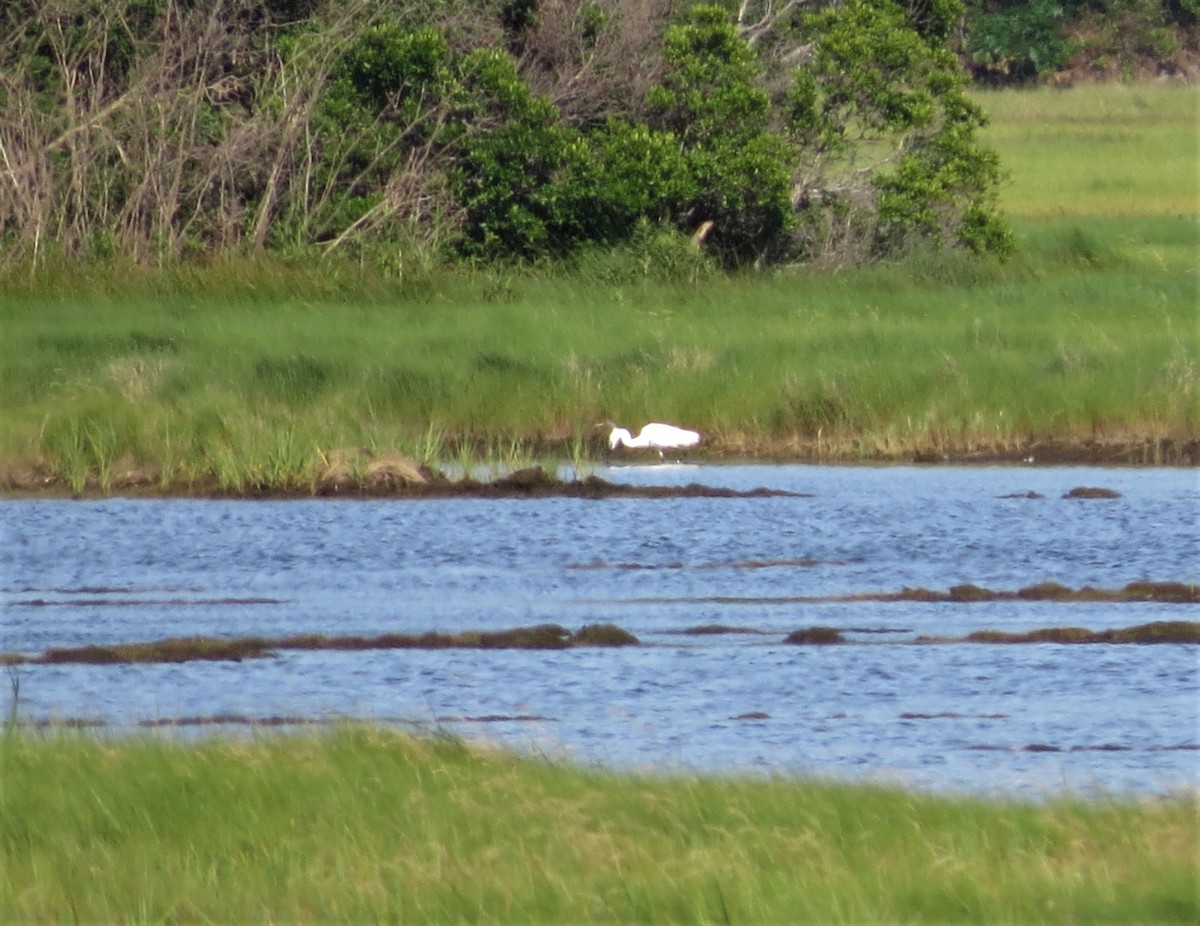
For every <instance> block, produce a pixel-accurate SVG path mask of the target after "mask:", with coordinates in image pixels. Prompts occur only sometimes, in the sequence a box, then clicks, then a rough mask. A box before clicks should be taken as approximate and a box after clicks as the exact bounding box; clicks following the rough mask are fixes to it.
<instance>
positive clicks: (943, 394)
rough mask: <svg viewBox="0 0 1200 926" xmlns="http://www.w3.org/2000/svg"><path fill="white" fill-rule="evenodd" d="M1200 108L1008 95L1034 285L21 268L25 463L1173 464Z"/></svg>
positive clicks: (988, 267) (309, 481) (8, 330)
mask: <svg viewBox="0 0 1200 926" xmlns="http://www.w3.org/2000/svg"><path fill="white" fill-rule="evenodd" d="M1197 94H1198V91H1197V89H1196V88H1190V87H1188V88H1178V87H1175V88H1170V87H1162V88H1150V87H1137V88H1131V87H1103V88H1082V89H1079V90H1070V91H1051V90H1040V91H1036V92H1024V91H1023V92H1004V93H983V94H980V96H979V98H980V99H981V101H982V102H983V105H984V106H985V108H986V109H988V110H989V111H990V112H991V113H992V115H993V119H994V122H993V125H992V126H991V128H990V129H988V138H989V140H990V141H991V142H992V143H993V144H995V145H996V146H997V148H998V149H999V150H1000V152H1001V154H1002V157H1003V159H1004V162H1005V164H1007V165H1008V167H1009V169H1010V170H1011V171H1012V175H1013V182H1012V186H1011V188H1009V189H1008V190H1007V192H1006V194H1005V195H1006V200H1007V204H1008V207H1009V209H1010V210H1011V212H1012V213H1013V215H1014V217H1015V222H1016V227H1017V230H1018V233H1019V236H1020V239H1021V241H1022V245H1023V247H1022V251H1021V252H1020V253H1019V254H1018V255H1017V256H1016V257H1015V258H1014V259H1012V260H1010V261H1008V262H1007V263H1004V264H1001V263H998V262H996V261H993V260H989V259H980V258H972V257H969V256H966V255H962V254H935V253H928V254H917V255H914V256H913V257H912V258H910V259H909V260H907V261H906V262H904V263H902V264H899V265H894V266H882V267H872V268H864V269H858V270H851V271H843V272H838V273H821V272H815V271H798V272H781V273H777V274H773V275H765V276H751V277H719V276H704V275H701V276H700V277H699V278H698V279H697V278H689V279H684V280H681V281H680V282H677V283H668V282H661V281H658V282H656V281H654V280H652V279H646V278H644V277H642V278H639V276H638V274H637V273H636V272H635V271H636V268H634V267H632V265H631V266H626V267H624V271H628V272H621V273H616V272H614V267H615V265H614V261H613V260H611V259H609V260H592V261H590V262H588V263H586V264H584V265H583V266H582V267H581V268H579V269H577V270H576V271H575V272H573V273H570V272H565V271H564V270H562V269H561V268H558V269H549V270H547V269H546V268H540V267H538V268H529V269H524V270H519V269H509V270H492V271H486V272H485V271H471V270H468V269H461V268H460V269H457V270H451V269H438V268H428V269H426V270H425V271H423V272H422V273H421V274H420V275H419V276H417V277H414V278H405V279H389V278H386V277H383V276H379V275H375V274H373V273H372V272H371V271H370V270H369V269H368V270H363V269H362V268H359V267H357V266H354V265H350V264H340V263H336V262H332V263H329V264H325V265H322V266H304V265H294V264H285V263H281V262H278V261H271V260H267V259H263V260H258V261H246V260H238V259H231V260H227V261H219V262H215V263H213V264H210V265H207V266H199V265H196V266H184V267H177V268H173V269H168V270H163V271H154V272H152V271H143V270H137V269H136V268H129V267H105V266H95V267H86V268H84V267H72V266H60V267H55V268H47V269H45V270H44V271H43V272H41V273H40V274H39V275H38V276H37V277H36V278H34V279H32V280H30V279H29V278H28V277H27V276H25V275H22V274H21V273H19V272H16V271H13V272H10V274H9V276H8V277H6V278H4V279H0V328H2V330H3V333H4V338H3V341H2V343H0V404H3V407H4V408H5V415H4V416H3V418H0V466H3V467H4V468H5V469H6V470H7V471H8V472H10V473H11V472H13V471H15V470H19V469H24V470H25V471H27V472H34V473H40V474H45V475H48V476H50V477H52V478H57V479H58V480H59V481H60V484H62V485H66V486H68V487H69V488H71V489H74V490H76V491H81V490H83V489H85V488H87V487H89V486H91V487H95V488H97V489H99V490H101V491H106V490H111V489H112V488H113V487H114V486H116V487H119V486H122V485H127V484H128V483H130V482H131V481H133V482H136V481H139V480H140V481H142V482H147V481H149V482H150V483H152V484H153V485H157V486H159V487H161V488H166V489H172V490H174V489H187V488H189V487H196V488H212V487H216V488H219V489H222V490H226V491H233V492H239V491H254V490H256V489H259V488H281V489H291V490H301V491H303V490H305V488H306V487H311V486H312V485H313V483H314V479H315V478H316V476H315V473H316V467H317V465H318V462H319V461H320V460H322V459H327V458H328V457H329V455H330V454H331V453H332V452H333V451H335V450H338V449H339V448H365V449H367V450H368V451H372V452H379V451H384V450H389V449H397V450H400V451H402V452H405V453H408V454H409V455H411V456H413V457H414V458H415V459H416V460H417V461H418V462H442V463H446V462H449V463H451V464H453V465H455V466H456V467H458V468H460V469H469V468H470V466H471V465H472V461H477V462H484V461H487V462H493V463H503V462H504V461H509V462H513V461H521V462H525V461H528V460H529V459H531V458H533V457H535V456H539V455H545V454H556V455H558V456H559V457H560V458H563V459H571V460H574V461H575V462H576V463H577V464H584V465H586V464H585V460H586V457H587V455H588V454H589V453H590V454H592V455H595V454H596V453H598V452H599V451H600V450H601V449H602V448H603V443H602V441H601V440H600V433H599V431H598V430H597V429H596V428H595V425H596V423H597V422H601V421H604V420H613V421H617V422H620V423H623V424H626V425H629V426H634V427H637V426H640V424H641V423H643V422H644V421H646V420H651V419H659V420H668V421H675V422H678V423H681V424H684V425H687V426H689V427H694V428H698V429H700V430H702V431H704V432H705V433H706V436H707V437H708V445H709V447H710V448H711V452H714V453H727V454H741V453H746V454H764V455H768V454H769V455H781V456H805V457H817V458H823V459H837V460H854V459H862V458H875V459H879V458H882V459H889V458H892V459H895V458H906V457H910V456H911V455H913V454H921V453H928V454H941V453H972V452H977V453H1015V452H1019V451H1020V450H1021V449H1022V448H1025V447H1028V446H1030V445H1031V444H1033V443H1036V442H1037V441H1039V440H1044V439H1047V438H1054V439H1060V440H1065V441H1075V442H1081V441H1101V442H1103V441H1131V442H1135V443H1137V442H1144V443H1145V445H1146V446H1147V447H1148V448H1150V449H1148V450H1147V451H1146V456H1145V458H1144V459H1145V461H1146V462H1162V461H1164V460H1166V461H1167V462H1170V461H1171V458H1170V457H1162V456H1158V455H1157V454H1158V452H1159V450H1160V448H1161V447H1162V446H1163V445H1162V444H1161V443H1160V442H1162V441H1171V442H1174V446H1175V447H1176V448H1178V447H1180V446H1181V445H1184V444H1186V443H1187V442H1188V441H1190V440H1193V439H1194V438H1195V437H1196V435H1197V434H1198V433H1200V395H1198V391H1197V389H1198V387H1197V381H1198V379H1200V370H1198V358H1200V326H1198V325H1197V305H1198V303H1200V299H1198V296H1200V293H1198V289H1197V277H1196V266H1197V256H1198V254H1200V222H1198V220H1197V208H1196V205H1197V176H1196V169H1195V165H1196V163H1197V161H1196V158H1195V153H1196V152H1195V149H1196V139H1197V134H1196V132H1195V130H1194V126H1195V123H1194V120H1192V119H1190V118H1189V114H1194V113H1195V109H1196V102H1197V98H1198V96H1197ZM1097 133H1101V134H1103V133H1108V134H1110V135H1113V136H1114V137H1115V136H1120V137H1121V139H1123V141H1122V142H1121V144H1120V145H1116V144H1115V143H1114V144H1113V145H1105V144H1101V143H1098V142H1097V141H1096V137H1097ZM1131 148H1132V149H1135V154H1131V153H1130V149H1131ZM1114 176H1120V177H1121V178H1122V180H1121V183H1120V184H1117V186H1119V187H1120V189H1119V190H1118V189H1117V187H1116V186H1113V185H1112V184H1110V183H1109V179H1106V178H1112V177H1114ZM1164 191H1165V192H1164ZM1127 193H1130V195H1131V196H1132V198H1131V199H1130V198H1128V197H1127V195H1126V194H1127ZM1047 216H1050V217H1049V218H1047ZM616 263H618V264H619V263H620V262H619V261H617V262H616ZM615 269H616V270H620V269H621V267H615ZM689 273H690V271H689ZM1178 459H1179V458H1176V461H1177V460H1178ZM27 481H28V480H27Z"/></svg>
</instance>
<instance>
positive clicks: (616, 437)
mask: <svg viewBox="0 0 1200 926" xmlns="http://www.w3.org/2000/svg"><path fill="white" fill-rule="evenodd" d="M630 437H632V435H631V434H630V433H629V432H628V431H626V430H625V429H624V428H616V427H614V428H613V429H612V433H611V434H609V435H608V449H609V450H616V449H617V447H619V446H620V445H621V441H623V440H629V439H630Z"/></svg>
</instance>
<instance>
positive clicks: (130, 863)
mask: <svg viewBox="0 0 1200 926" xmlns="http://www.w3.org/2000/svg"><path fill="white" fill-rule="evenodd" d="M0 763H2V764H0V772H2V774H0V821H2V822H3V826H2V827H0V919H2V920H3V921H5V922H10V923H33V922H63V921H68V920H70V921H77V922H78V921H83V922H118V921H121V922H162V921H172V922H201V921H204V922H213V921H216V922H229V923H231V922H267V921H283V922H302V921H303V922H311V921H317V922H363V921H369V922H379V921H385V920H386V921H394V922H421V923H451V922H454V923H467V922H504V923H518V922H519V923H534V922H537V923H543V922H544V923H585V922H620V923H630V922H653V923H747V924H763V923H785V922H786V923H802V922H819V923H882V922H889V923H891V922H913V921H921V922H954V923H1023V924H1029V923H1065V922H1094V923H1099V922H1112V923H1116V922H1127V923H1169V922H1180V923H1183V922H1195V920H1196V916H1197V914H1198V912H1200V908H1198V903H1197V894H1196V870H1195V862H1196V853H1197V850H1198V846H1197V833H1196V826H1195V821H1196V813H1197V807H1196V803H1195V797H1194V795H1193V796H1178V797H1175V798H1171V799H1162V800H1146V801H1142V802H1136V803H1135V802H1118V801H1105V800H1101V801H1091V802H1084V801H1079V800H1073V799H1067V798H1051V799H1049V800H1045V801H1041V802H1039V801H1037V800H1036V799H1035V800H1033V801H1031V802H1030V803H1028V804H1024V803H1013V802H1007V803H1002V804H997V803H992V802H989V801H986V800H981V799H966V798H954V797H927V796H920V795H915V794H908V793H904V792H901V791H898V790H892V789H887V788H882V787H873V786H862V785H860V786H845V785H835V784H831V783H830V784H826V783H819V782H803V781H797V780H791V779H784V778H749V779H732V778H709V777H690V776H683V777H679V776H676V777H671V778H663V777H658V776H647V775H618V774H615V773H609V772H605V771H602V770H598V769H583V768H579V767H575V766H572V765H569V764H564V763H561V762H557V761H551V760H546V759H540V758H519V757H516V756H514V755H512V754H509V753H504V752H493V751H486V750H482V749H474V748H468V747H466V746H464V745H463V744H461V743H459V742H457V741H455V740H452V739H443V738H440V737H432V738H415V739H414V738H411V737H408V736H405V735H401V734H392V733H388V732H382V731H371V730H366V729H361V728H356V727H349V728H344V729H338V730H333V731H326V732H325V733H322V734H312V735H294V736H262V737H255V738H250V739H248V740H238V741H229V740H206V741H204V742H202V743H200V744H192V745H184V744H181V743H172V742H169V741H164V740H162V739H139V740H135V741H127V742H123V743H120V744H113V743H108V742H103V741H101V740H97V739H93V738H90V737H88V736H84V735H75V734H63V733H54V734H49V735H39V734H34V733H29V732H22V733H18V734H12V733H10V734H9V735H7V736H6V737H5V738H4V739H3V741H2V742H0Z"/></svg>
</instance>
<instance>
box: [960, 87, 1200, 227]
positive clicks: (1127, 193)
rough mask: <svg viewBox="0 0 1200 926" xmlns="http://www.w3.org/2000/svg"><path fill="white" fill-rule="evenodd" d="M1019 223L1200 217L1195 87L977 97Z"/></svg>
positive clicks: (1199, 95)
mask: <svg viewBox="0 0 1200 926" xmlns="http://www.w3.org/2000/svg"><path fill="white" fill-rule="evenodd" d="M975 99H976V101H977V102H978V103H979V104H980V105H981V106H982V107H983V108H984V110H985V111H986V112H987V113H988V114H989V115H990V117H991V119H992V124H991V126H990V127H989V128H988V129H987V130H985V132H984V137H985V138H986V139H987V141H988V143H989V144H990V145H991V146H992V147H993V148H995V149H996V150H997V151H998V152H999V154H1000V160H1001V163H1002V164H1003V165H1004V166H1005V168H1006V169H1007V170H1008V171H1009V172H1010V173H1011V175H1012V183H1011V184H1009V185H1008V186H1007V187H1006V188H1005V191H1004V195H1003V197H1002V199H1001V202H1002V203H1003V205H1004V209H1005V211H1006V212H1007V213H1008V214H1009V215H1010V216H1014V217H1016V218H1019V219H1028V218H1033V219H1054V218H1067V219H1072V220H1075V219H1080V218H1083V217H1089V216H1105V217H1115V218H1128V217H1137V216H1141V217H1147V216H1182V217H1187V218H1191V219H1195V218H1196V217H1197V215H1200V132H1197V129H1196V127H1197V125H1200V88H1197V87H1194V86H1190V87H1184V86H1177V85H1165V84H1154V85H1147V84H1097V85H1091V86H1079V87H1072V88H1070V89H1069V90H1058V89H1053V88H1043V89H1040V90H1036V91H1011V90H1010V91H1000V92H979V93H977V94H976V95H975Z"/></svg>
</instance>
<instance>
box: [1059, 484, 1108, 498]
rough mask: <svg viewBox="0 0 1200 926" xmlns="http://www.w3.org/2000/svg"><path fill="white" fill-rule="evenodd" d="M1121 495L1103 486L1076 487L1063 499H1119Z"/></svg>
mask: <svg viewBox="0 0 1200 926" xmlns="http://www.w3.org/2000/svg"><path fill="white" fill-rule="evenodd" d="M1120 497H1121V493H1120V492H1118V491H1117V490H1116V489H1108V488H1105V487H1104V486H1076V487H1075V488H1073V489H1071V490H1070V491H1068V492H1067V493H1066V494H1065V495H1063V498H1120Z"/></svg>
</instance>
